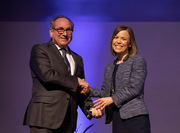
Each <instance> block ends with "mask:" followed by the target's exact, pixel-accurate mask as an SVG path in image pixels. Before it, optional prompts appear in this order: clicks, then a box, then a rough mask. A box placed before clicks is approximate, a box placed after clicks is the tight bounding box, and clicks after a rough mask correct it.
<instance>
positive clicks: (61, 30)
mask: <svg viewBox="0 0 180 133" xmlns="http://www.w3.org/2000/svg"><path fill="white" fill-rule="evenodd" d="M52 29H53V30H56V31H57V32H58V33H59V34H63V33H64V31H66V32H67V34H72V32H73V30H72V29H63V28H59V29H56V28H52Z"/></svg>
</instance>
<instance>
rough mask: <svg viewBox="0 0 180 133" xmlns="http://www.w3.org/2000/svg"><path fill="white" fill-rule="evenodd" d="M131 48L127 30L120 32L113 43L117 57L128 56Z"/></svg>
mask: <svg viewBox="0 0 180 133" xmlns="http://www.w3.org/2000/svg"><path fill="white" fill-rule="evenodd" d="M128 47H131V46H130V35H129V33H128V31H127V30H122V31H120V32H119V33H118V34H117V35H116V36H115V37H114V39H113V41H112V48H113V50H114V51H115V52H116V53H117V55H122V54H123V55H125V54H128Z"/></svg>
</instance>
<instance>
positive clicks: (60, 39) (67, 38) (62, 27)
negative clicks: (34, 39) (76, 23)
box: [50, 18, 72, 48]
mask: <svg viewBox="0 0 180 133" xmlns="http://www.w3.org/2000/svg"><path fill="white" fill-rule="evenodd" d="M50 36H51V38H52V40H53V41H54V43H55V44H57V45H58V46H60V47H61V48H65V47H66V46H67V45H68V44H69V43H70V42H71V40H72V29H71V23H70V22H69V20H68V19H66V18H58V19H57V20H56V21H55V28H54V29H52V28H50Z"/></svg>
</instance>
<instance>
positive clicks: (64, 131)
mask: <svg viewBox="0 0 180 133" xmlns="http://www.w3.org/2000/svg"><path fill="white" fill-rule="evenodd" d="M71 109H72V108H71V106H69V107H68V110H67V112H66V116H65V119H64V121H63V123H62V125H61V126H60V128H58V129H47V128H43V127H36V126H30V133H74V131H75V128H76V121H74V118H73V116H72V112H71ZM71 116H72V117H71ZM72 122H73V123H72Z"/></svg>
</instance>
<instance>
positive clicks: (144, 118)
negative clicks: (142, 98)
mask: <svg viewBox="0 0 180 133" xmlns="http://www.w3.org/2000/svg"><path fill="white" fill-rule="evenodd" d="M112 125H113V133H151V131H150V120H149V116H148V115H140V116H136V117H133V118H129V119H121V118H120V114H119V111H118V110H116V111H114V113H113V123H112Z"/></svg>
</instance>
